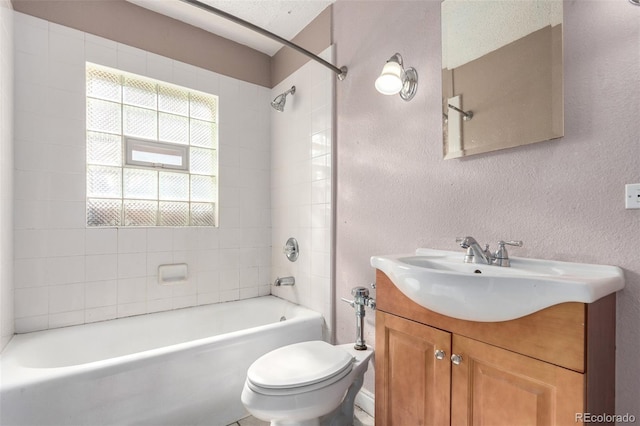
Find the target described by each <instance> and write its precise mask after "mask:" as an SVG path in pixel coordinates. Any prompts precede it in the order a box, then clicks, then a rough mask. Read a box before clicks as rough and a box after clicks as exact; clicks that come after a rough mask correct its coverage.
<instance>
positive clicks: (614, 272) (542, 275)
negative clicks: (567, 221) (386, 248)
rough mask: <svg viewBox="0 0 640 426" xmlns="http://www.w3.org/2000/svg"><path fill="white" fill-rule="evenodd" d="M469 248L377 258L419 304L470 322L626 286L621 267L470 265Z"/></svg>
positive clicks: (517, 261) (531, 262)
mask: <svg viewBox="0 0 640 426" xmlns="http://www.w3.org/2000/svg"><path fill="white" fill-rule="evenodd" d="M464 255H465V253H464V251H460V252H457V251H444V250H431V249H418V250H416V253H415V254H402V255H391V256H373V257H371V266H373V267H374V268H377V269H380V270H381V271H382V272H384V273H385V274H387V276H388V277H389V278H390V279H391V281H392V282H393V284H394V285H395V286H396V287H397V288H398V289H399V290H400V291H401V292H402V293H404V295H405V296H407V297H408V298H409V299H411V300H413V301H414V302H416V303H417V304H419V305H421V306H423V307H425V308H427V309H430V310H432V311H434V312H437V313H439V314H442V315H447V316H450V317H454V318H459V319H464V320H469V321H486V322H495V321H508V320H512V319H516V318H520V317H523V316H526V315H529V314H532V313H534V312H537V311H539V310H541V309H544V308H548V307H549V306H553V305H557V304H558V303H564V302H582V303H592V302H595V301H596V300H598V299H600V298H602V297H604V296H606V295H608V294H611V293H614V292H616V291H618V290H621V289H622V288H623V287H624V275H623V272H622V269H620V268H618V267H616V266H606V265H590V264H582V263H570V262H558V261H552V260H539V259H525V258H518V257H512V258H511V266H510V267H501V266H495V265H480V264H474V263H464Z"/></svg>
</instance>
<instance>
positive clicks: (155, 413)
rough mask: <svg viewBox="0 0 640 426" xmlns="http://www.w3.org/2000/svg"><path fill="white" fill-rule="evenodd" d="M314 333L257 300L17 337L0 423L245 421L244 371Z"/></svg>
mask: <svg viewBox="0 0 640 426" xmlns="http://www.w3.org/2000/svg"><path fill="white" fill-rule="evenodd" d="M283 316H284V317H285V318H286V320H283V321H281V320H280V319H281V317H283ZM322 324H323V318H322V316H321V315H320V314H318V313H316V312H314V311H310V310H308V309H305V308H302V307H300V306H297V305H294V304H291V303H289V302H286V301H284V300H282V299H278V298H276V297H273V296H266V297H260V298H255V299H249V300H243V301H238V302H229V303H222V304H217V305H207V306H199V307H195V308H188V309H181V310H177V311H170V312H160V313H155V314H150V315H142V316H138V317H130V318H121V319H117V320H113V321H106V322H100V323H94V324H86V325H80V326H75V327H67V328H60V329H53V330H47V331H41V332H35V333H28V334H21V335H16V336H14V337H13V339H12V340H11V342H9V344H8V345H7V347H6V348H5V350H4V351H3V352H2V354H1V355H0V424H1V425H3V426H10V425H29V426H33V425H83V426H93V425H118V426H121V425H133V424H140V425H171V426H177V425H227V424H229V423H232V422H234V421H236V420H238V419H239V418H241V417H243V416H244V415H245V414H246V411H245V410H244V407H243V406H242V403H241V402H240V393H241V391H242V386H243V384H244V379H245V374H246V371H247V368H248V367H249V365H250V364H251V363H252V362H253V361H254V360H255V359H257V358H258V357H259V356H261V355H263V354H264V353H266V352H268V351H271V350H273V349H275V348H277V347H280V346H283V345H287V344H291V343H295V342H301V341H305V340H316V339H322Z"/></svg>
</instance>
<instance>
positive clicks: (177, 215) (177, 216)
mask: <svg viewBox="0 0 640 426" xmlns="http://www.w3.org/2000/svg"><path fill="white" fill-rule="evenodd" d="M158 219H159V220H158V224H159V225H160V226H188V225H189V203H167V202H162V201H161V202H160V207H159V218H158Z"/></svg>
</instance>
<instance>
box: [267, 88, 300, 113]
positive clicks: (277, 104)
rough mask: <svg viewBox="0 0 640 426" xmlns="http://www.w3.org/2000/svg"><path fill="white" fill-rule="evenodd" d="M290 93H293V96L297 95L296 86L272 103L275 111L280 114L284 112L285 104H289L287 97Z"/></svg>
mask: <svg viewBox="0 0 640 426" xmlns="http://www.w3.org/2000/svg"><path fill="white" fill-rule="evenodd" d="M289 93H291V94H292V95H293V94H294V93H296V86H291V89H289V90H287V91H286V92H284V93H281V94H279V95H278V96H276V98H275V99H274V100H272V101H271V106H272V107H273V109H275V110H276V111H279V112H282V111H284V104H285V103H286V102H287V95H288V94H289Z"/></svg>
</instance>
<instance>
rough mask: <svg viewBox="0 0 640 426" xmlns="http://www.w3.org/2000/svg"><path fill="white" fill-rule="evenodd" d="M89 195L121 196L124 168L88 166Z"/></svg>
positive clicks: (102, 196)
mask: <svg viewBox="0 0 640 426" xmlns="http://www.w3.org/2000/svg"><path fill="white" fill-rule="evenodd" d="M87 197H91V198H94V197H95V198H121V197H122V169H120V168H119V167H102V166H87Z"/></svg>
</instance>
